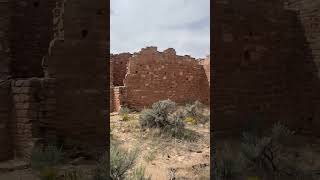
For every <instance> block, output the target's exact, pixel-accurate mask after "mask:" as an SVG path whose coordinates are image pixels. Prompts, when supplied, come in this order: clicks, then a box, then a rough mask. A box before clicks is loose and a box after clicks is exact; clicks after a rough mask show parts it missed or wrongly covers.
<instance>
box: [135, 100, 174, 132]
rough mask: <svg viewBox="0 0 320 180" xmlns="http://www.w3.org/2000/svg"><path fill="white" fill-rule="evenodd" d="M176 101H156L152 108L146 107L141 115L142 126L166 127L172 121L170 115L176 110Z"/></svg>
mask: <svg viewBox="0 0 320 180" xmlns="http://www.w3.org/2000/svg"><path fill="white" fill-rule="evenodd" d="M175 108H176V103H175V102H173V101H171V100H164V101H159V102H156V103H154V104H153V105H152V109H145V110H143V111H142V112H141V114H140V116H139V122H140V125H141V126H142V127H147V128H164V127H166V126H167V125H169V124H171V123H170V118H169V115H170V114H171V113H172V112H173V111H174V110H175Z"/></svg>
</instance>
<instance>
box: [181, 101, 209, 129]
mask: <svg viewBox="0 0 320 180" xmlns="http://www.w3.org/2000/svg"><path fill="white" fill-rule="evenodd" d="M202 107H203V105H202V104H201V103H200V102H199V101H195V102H194V103H190V104H186V106H185V107H184V109H183V114H184V116H185V117H186V118H189V119H190V118H192V119H193V124H198V123H200V124H205V123H207V122H208V121H209V120H210V117H209V116H205V115H204V114H203V113H202V111H201V109H202Z"/></svg>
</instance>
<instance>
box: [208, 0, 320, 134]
mask: <svg viewBox="0 0 320 180" xmlns="http://www.w3.org/2000/svg"><path fill="white" fill-rule="evenodd" d="M297 2H299V1H297ZM300 2H301V3H302V2H307V1H300ZM310 2H311V1H310ZM313 2H316V1H313ZM317 2H319V1H317ZM213 3H214V4H213V7H214V9H213V16H212V17H213V21H214V26H213V34H212V36H214V38H213V50H214V53H212V54H213V59H214V62H213V63H212V64H213V66H214V68H213V74H214V77H213V79H214V81H213V87H214V88H213V92H212V94H213V100H212V110H213V117H214V119H213V126H214V129H215V130H216V131H224V132H239V130H241V128H243V127H244V126H245V125H246V122H247V121H248V120H258V119H261V120H262V121H261V123H262V126H264V127H268V126H270V125H272V124H273V123H274V122H276V121H282V122H285V123H286V124H288V125H290V127H291V128H294V129H295V130H297V131H298V132H304V133H305V132H312V133H313V134H319V131H318V130H317V129H318V128H319V125H320V123H319V122H320V119H319V113H318V112H319V110H320V109H319V95H318V94H319V93H317V91H319V77H318V76H317V74H318V67H317V66H316V64H317V62H316V61H317V60H316V55H314V54H316V49H317V48H315V47H316V43H310V42H311V39H312V38H311V37H312V36H314V35H316V33H312V32H317V31H319V26H317V25H316V24H319V21H313V20H311V21H308V20H306V21H305V22H304V21H301V16H302V17H305V16H308V15H306V12H307V11H308V12H310V13H311V11H312V12H314V13H313V15H311V16H313V17H314V18H316V17H317V14H318V9H319V3H312V4H313V5H311V4H310V3H302V4H308V7H307V5H305V9H304V10H302V11H300V16H299V13H298V12H297V11H293V10H289V9H288V8H285V6H284V4H283V1H279V0H272V1H249V0H245V1H230V0H223V1H222V0H217V1H213ZM298 7H299V6H298ZM302 19H303V18H302ZM310 19H311V18H310ZM307 22H308V23H312V24H314V25H313V26H312V28H309V26H308V25H307V24H308V23H307ZM308 36H309V38H308ZM316 37H319V36H314V38H316ZM257 114H258V115H257Z"/></svg>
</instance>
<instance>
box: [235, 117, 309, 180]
mask: <svg viewBox="0 0 320 180" xmlns="http://www.w3.org/2000/svg"><path fill="white" fill-rule="evenodd" d="M269 133H270V134H269V135H264V136H258V135H255V134H253V133H248V132H244V133H243V138H242V143H241V158H242V159H243V160H244V165H245V167H246V168H248V169H249V170H252V171H254V172H258V173H259V172H260V173H267V174H271V175H272V176H279V175H286V176H292V177H298V176H300V175H301V174H303V171H302V170H301V168H300V167H298V166H297V164H293V162H291V161H290V160H289V156H290V152H289V151H287V149H286V148H285V143H286V142H287V141H289V140H290V139H292V137H293V135H294V132H293V131H291V130H290V129H288V128H287V127H286V126H284V125H282V124H280V123H276V124H275V125H274V126H273V127H272V129H271V131H269Z"/></svg>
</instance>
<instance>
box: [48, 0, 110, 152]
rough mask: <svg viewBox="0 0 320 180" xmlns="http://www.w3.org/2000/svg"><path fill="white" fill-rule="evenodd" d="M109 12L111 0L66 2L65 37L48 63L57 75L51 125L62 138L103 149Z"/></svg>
mask: <svg viewBox="0 0 320 180" xmlns="http://www.w3.org/2000/svg"><path fill="white" fill-rule="evenodd" d="M108 12H109V10H108V9H107V1H98V0H95V1H77V0H68V1H67V2H66V5H65V6H64V16H63V29H64V30H63V33H64V34H63V39H64V40H63V41H56V42H55V43H54V46H53V47H52V48H51V54H49V56H48V61H47V62H48V63H47V64H48V72H49V74H53V75H54V77H55V78H56V85H55V89H54V90H55V93H56V107H57V108H56V116H55V117H54V123H51V125H52V127H50V128H52V129H55V130H56V133H57V138H58V139H59V140H60V141H62V142H65V143H66V142H67V141H69V140H70V141H76V143H81V144H86V145H88V147H91V149H94V148H93V147H97V148H98V147H101V148H105V147H106V145H107V142H108V141H107V138H108V134H107V130H106V129H107V125H108V124H107V119H106V118H107V115H108V114H109V113H108V112H109V110H108V103H107V102H108V98H107V97H108V94H109V93H110V92H109V89H108V86H109V84H107V83H108V81H107V76H106V74H107V73H109V70H108V69H109V68H108V65H107V63H106V61H105V55H106V52H108V49H107V41H108V39H107V34H108V31H109V29H108V24H107V21H106V17H107V14H108ZM74 19H77V20H76V21H75V20H74ZM75 112H76V113H75Z"/></svg>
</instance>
